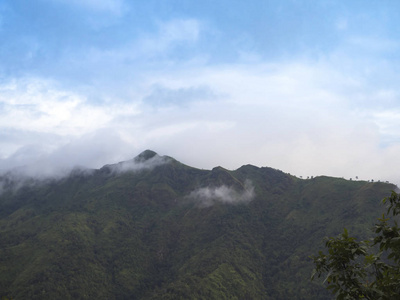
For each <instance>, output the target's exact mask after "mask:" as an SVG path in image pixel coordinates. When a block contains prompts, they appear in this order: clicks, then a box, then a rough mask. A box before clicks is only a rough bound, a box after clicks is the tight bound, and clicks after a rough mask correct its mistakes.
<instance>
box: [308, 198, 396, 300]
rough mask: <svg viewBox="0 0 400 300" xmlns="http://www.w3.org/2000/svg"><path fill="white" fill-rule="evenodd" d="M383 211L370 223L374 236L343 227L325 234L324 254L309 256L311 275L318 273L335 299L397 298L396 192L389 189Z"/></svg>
mask: <svg viewBox="0 0 400 300" xmlns="http://www.w3.org/2000/svg"><path fill="white" fill-rule="evenodd" d="M383 203H384V204H387V215H388V216H389V215H392V217H393V218H392V220H390V219H389V218H387V217H385V215H382V218H379V219H378V223H377V224H376V225H375V227H374V232H375V234H376V236H375V237H374V238H371V239H370V240H366V241H357V240H356V238H354V237H350V236H349V234H348V232H347V230H346V229H344V232H343V233H342V234H341V235H339V236H337V237H331V238H327V240H326V243H325V246H326V248H327V250H328V251H327V254H325V253H324V252H322V251H319V253H318V255H316V256H312V258H313V260H314V264H315V269H314V271H313V274H312V276H311V278H312V279H314V277H315V276H318V277H321V276H322V275H325V276H326V277H325V279H324V281H323V283H324V284H326V285H327V287H326V288H327V289H328V290H330V291H331V292H332V293H333V294H335V295H336V299H371V300H372V299H373V300H376V299H382V300H386V299H399V295H400V266H399V265H400V228H399V227H398V225H397V222H396V220H395V218H396V216H398V215H399V214H400V194H397V193H395V192H392V194H391V196H390V197H388V198H385V199H383Z"/></svg>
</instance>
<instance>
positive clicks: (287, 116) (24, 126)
mask: <svg viewBox="0 0 400 300" xmlns="http://www.w3.org/2000/svg"><path fill="white" fill-rule="evenodd" d="M399 69H400V2H398V1H388V0H382V1H369V0H353V1H345V0H336V1H333V0H332V1H330V0H320V1H316V0H314V1H310V0H303V1H301V0H280V1H275V0H274V1H269V0H249V1H238V0H229V1H225V0H219V1H215V0H213V1H209V0H203V1H191V0H164V1H160V0H157V1H156V0H146V1H141V0H137V1H127V0H35V1H23V0H1V1H0V170H2V171H6V170H9V169H12V168H16V167H20V166H26V167H27V168H28V167H29V168H30V169H31V170H33V172H37V173H38V174H53V173H56V172H60V170H64V171H65V170H68V169H69V168H72V167H75V166H84V167H88V168H100V167H101V166H103V165H105V164H110V163H115V162H118V161H123V160H128V159H131V158H133V157H135V156H136V155H138V154H139V153H140V152H142V151H143V150H145V149H151V150H154V151H156V152H157V153H158V154H160V155H168V156H172V157H174V158H175V159H177V160H179V161H181V162H183V163H185V164H188V165H190V166H193V167H197V168H203V169H211V168H213V167H215V166H222V167H224V168H227V169H231V170H233V169H236V168H238V167H240V166H241V165H244V164H253V165H256V166H259V167H262V166H266V167H272V168H276V169H280V170H282V171H284V172H287V173H290V174H293V175H296V176H299V177H300V176H303V177H304V178H305V177H307V176H310V177H311V176H319V175H327V176H335V177H344V178H347V179H349V178H353V179H355V178H356V176H357V177H358V178H359V179H360V180H361V179H362V180H371V179H374V180H375V181H378V180H381V181H390V182H393V183H396V184H400V174H399V167H398V166H400V156H399V154H400V130H399V129H400V85H399V82H400V72H399V71H400V70H399Z"/></svg>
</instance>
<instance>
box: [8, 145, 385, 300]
mask: <svg viewBox="0 0 400 300" xmlns="http://www.w3.org/2000/svg"><path fill="white" fill-rule="evenodd" d="M155 155H156V154H155V153H153V152H149V151H147V152H145V153H143V155H140V156H139V157H138V158H137V159H136V161H138V162H140V163H141V164H145V163H146V160H147V159H152V158H153V157H154V156H155ZM113 169H115V168H114V167H113V166H107V167H103V168H101V169H100V170H93V171H91V172H89V171H85V172H79V171H76V172H74V173H73V174H71V176H69V177H66V178H64V179H62V180H57V181H56V180H53V181H48V182H42V183H35V182H29V183H28V184H25V185H23V186H19V188H17V185H16V184H15V183H14V182H9V184H8V185H5V188H4V189H3V193H2V194H1V195H0V270H1V272H0V297H1V296H4V297H8V298H11V297H12V298H13V299H318V300H320V299H330V295H329V293H328V292H326V291H325V290H324V289H322V288H321V287H320V285H318V284H317V283H315V282H309V280H308V277H309V274H310V272H311V271H312V267H313V265H312V263H311V260H310V259H309V257H308V255H309V253H310V252H311V249H315V248H317V247H318V246H319V244H320V241H321V239H322V238H323V237H324V236H330V235H336V234H338V233H339V232H340V230H341V228H342V226H343V225H344V226H346V227H347V228H349V230H350V231H352V232H356V233H358V234H359V235H362V233H364V232H365V231H366V229H367V228H369V227H370V226H371V225H372V224H373V223H372V222H373V220H374V212H375V211H376V210H377V209H378V208H379V203H378V202H377V201H376V199H381V198H382V197H383V196H384V195H387V193H388V192H389V191H390V190H391V189H393V186H392V185H389V184H385V183H378V182H376V183H368V182H363V181H352V182H350V181H347V180H344V179H339V178H330V177H324V176H322V177H316V178H313V179H310V180H301V179H298V178H296V177H293V176H290V175H288V174H285V173H283V172H280V171H278V170H274V169H271V168H257V167H254V166H251V165H247V166H243V167H241V168H239V169H238V170H235V171H229V170H226V169H223V168H214V169H213V170H210V171H209V170H199V169H195V168H191V167H189V166H185V165H183V164H181V163H179V162H177V161H176V160H173V159H168V163H164V164H158V165H156V166H154V168H146V169H142V170H132V171H125V172H121V173H116V172H112V170H113ZM110 170H111V171H110ZM246 180H250V181H251V183H252V185H253V187H254V198H253V199H252V200H251V201H246V202H244V203H243V202H235V203H231V204H228V203H222V202H218V201H213V202H212V205H209V206H199V205H198V203H196V202H195V201H193V199H191V198H190V197H188V195H190V194H191V192H192V191H194V190H197V189H199V188H204V187H210V186H211V187H219V186H221V185H224V186H227V187H228V188H231V189H234V190H236V191H238V194H239V195H240V194H241V191H242V189H243V188H245V186H246V184H245V182H246Z"/></svg>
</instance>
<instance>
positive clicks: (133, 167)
mask: <svg viewBox="0 0 400 300" xmlns="http://www.w3.org/2000/svg"><path fill="white" fill-rule="evenodd" d="M169 162H171V159H170V158H169V157H165V156H159V155H157V154H155V155H154V156H153V157H150V158H146V159H142V158H140V157H139V158H136V159H131V160H129V161H123V162H120V163H118V164H114V165H106V166H104V167H103V168H102V169H103V170H108V171H109V172H111V173H112V174H121V173H126V172H138V171H141V170H151V169H154V168H155V167H158V166H161V165H164V164H167V163H169Z"/></svg>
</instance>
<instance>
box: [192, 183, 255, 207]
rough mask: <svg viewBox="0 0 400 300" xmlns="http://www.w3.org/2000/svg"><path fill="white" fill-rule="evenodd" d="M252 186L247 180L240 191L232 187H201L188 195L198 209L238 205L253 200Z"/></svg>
mask: <svg viewBox="0 0 400 300" xmlns="http://www.w3.org/2000/svg"><path fill="white" fill-rule="evenodd" d="M254 196H255V194H254V186H253V185H252V183H251V182H250V181H249V180H246V181H245V184H244V188H243V190H242V191H236V190H235V189H234V188H233V187H228V186H226V185H221V186H219V187H202V188H199V189H197V190H194V191H193V192H191V193H190V194H189V195H188V198H189V199H192V200H193V201H195V203H196V204H197V205H199V206H200V207H209V206H212V205H214V204H215V203H224V204H240V203H248V202H250V201H251V200H253V199H254Z"/></svg>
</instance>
